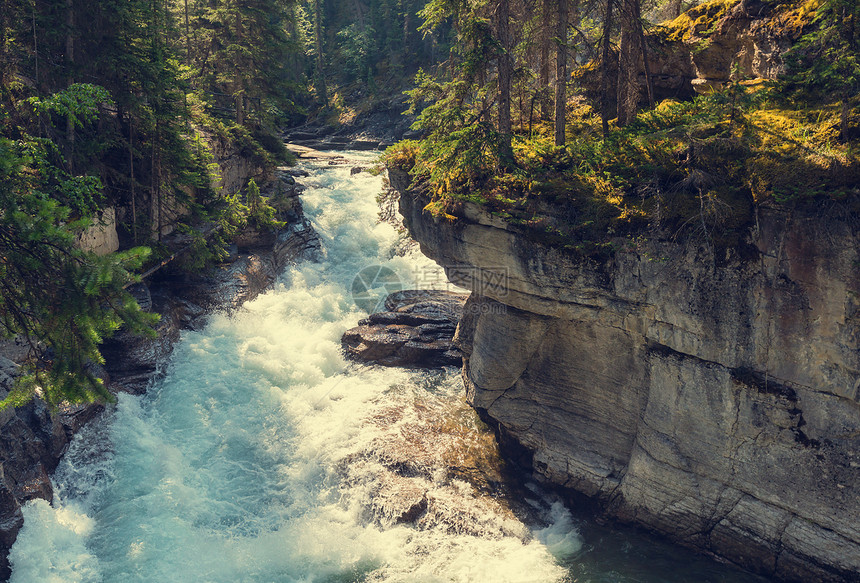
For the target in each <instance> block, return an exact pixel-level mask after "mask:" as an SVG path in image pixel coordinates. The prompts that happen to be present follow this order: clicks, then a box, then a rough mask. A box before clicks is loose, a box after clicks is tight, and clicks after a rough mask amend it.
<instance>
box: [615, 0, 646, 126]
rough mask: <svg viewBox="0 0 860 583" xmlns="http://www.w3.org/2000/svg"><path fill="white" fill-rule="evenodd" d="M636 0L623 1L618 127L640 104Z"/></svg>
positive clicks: (619, 45)
mask: <svg viewBox="0 0 860 583" xmlns="http://www.w3.org/2000/svg"><path fill="white" fill-rule="evenodd" d="M637 6H638V2H637V1H636V0H621V14H620V15H619V17H620V19H621V40H620V41H619V43H618V125H619V126H625V125H627V124H628V123H630V121H631V120H632V119H633V116H634V115H635V114H636V105H637V104H638V102H639V55H640V54H641V52H642V51H641V49H640V47H639V34H638V29H639V24H640V21H639V15H638V13H637V10H636V8H637Z"/></svg>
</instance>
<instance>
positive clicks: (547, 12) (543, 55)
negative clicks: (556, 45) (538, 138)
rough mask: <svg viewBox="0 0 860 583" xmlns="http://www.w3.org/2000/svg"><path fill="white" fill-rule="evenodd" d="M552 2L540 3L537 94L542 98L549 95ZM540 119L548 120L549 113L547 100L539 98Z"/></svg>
mask: <svg viewBox="0 0 860 583" xmlns="http://www.w3.org/2000/svg"><path fill="white" fill-rule="evenodd" d="M553 4H554V2H553V0H543V2H542V3H541V21H542V23H543V26H541V28H540V51H539V53H538V60H539V61H540V69H539V72H538V92H539V93H540V95H542V96H546V94H547V93H549V71H550V44H551V43H552V32H553V31H552V29H551V27H550V23H551V22H552V10H553ZM540 106H541V117H542V118H543V119H545V120H547V119H549V116H550V115H552V114H551V113H550V107H549V99H544V98H543V97H541V98H540Z"/></svg>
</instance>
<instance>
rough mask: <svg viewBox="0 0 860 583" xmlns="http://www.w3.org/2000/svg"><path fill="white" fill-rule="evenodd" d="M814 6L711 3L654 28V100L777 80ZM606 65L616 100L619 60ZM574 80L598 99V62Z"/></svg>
mask: <svg viewBox="0 0 860 583" xmlns="http://www.w3.org/2000/svg"><path fill="white" fill-rule="evenodd" d="M818 5H819V2H817V0H801V1H795V2H762V1H761V0H710V1H709V2H703V3H701V4H698V5H696V6H694V7H692V8H690V9H689V10H688V11H687V12H685V13H684V14H682V15H681V16H679V17H678V18H676V19H674V20H672V21H668V22H664V23H663V24H662V25H658V26H655V27H652V28H651V29H650V30H649V31H648V32H647V33H646V39H647V45H648V65H649V69H650V72H651V81H652V85H653V88H654V97H655V100H656V101H660V100H662V99H666V98H672V99H689V98H691V97H693V96H694V95H695V94H696V93H706V92H708V91H711V90H713V89H719V88H722V87H723V86H725V84H726V83H728V82H729V81H731V80H733V81H742V80H744V79H746V80H757V79H776V78H777V76H778V75H780V74H781V73H783V72H784V69H785V63H784V59H783V56H784V55H785V53H786V51H788V49H789V48H791V46H792V45H793V44H794V43H796V42H797V40H798V39H799V38H800V36H801V35H802V34H803V33H804V32H806V31H807V27H808V25H809V24H810V23H811V22H812V19H813V17H814V15H815V10H816V9H817V7H818ZM610 63H611V64H610V83H611V84H612V87H610V91H609V94H610V95H611V96H614V95H615V94H616V93H617V88H616V87H615V83H616V78H617V74H618V70H617V69H618V67H617V65H618V57H617V56H615V57H614V58H613V59H612V60H611V61H610ZM573 76H574V78H576V79H577V81H578V82H579V84H580V85H581V86H583V87H584V89H585V92H586V95H588V97H589V99H591V100H592V101H595V102H598V101H599V100H600V96H601V71H600V68H599V67H598V66H597V63H596V62H592V63H589V64H587V65H585V66H582V67H580V68H578V69H577V70H575V71H574V72H573ZM639 102H640V104H646V103H647V89H646V83H645V71H644V67H643V69H641V70H640V71H639ZM614 107H615V105H614V104H612V108H613V109H614Z"/></svg>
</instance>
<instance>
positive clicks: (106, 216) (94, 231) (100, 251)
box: [78, 207, 119, 255]
mask: <svg viewBox="0 0 860 583" xmlns="http://www.w3.org/2000/svg"><path fill="white" fill-rule="evenodd" d="M78 245H79V246H80V248H81V249H83V250H84V251H92V252H93V253H95V254H96V255H107V254H108V253H113V252H114V251H117V250H118V249H119V236H118V235H117V232H116V209H115V208H113V207H108V208H106V209H104V210H103V211H102V212H101V213H99V216H98V217H96V219H95V220H94V221H93V224H92V225H91V226H90V227H89V228H88V229H87V230H86V231H84V232H83V233H81V234H80V236H79V238H78Z"/></svg>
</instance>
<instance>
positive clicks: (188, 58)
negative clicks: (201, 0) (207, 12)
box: [184, 0, 191, 67]
mask: <svg viewBox="0 0 860 583" xmlns="http://www.w3.org/2000/svg"><path fill="white" fill-rule="evenodd" d="M184 3H185V64H186V65H188V66H189V67H190V66H191V25H190V23H189V21H188V0H184Z"/></svg>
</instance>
